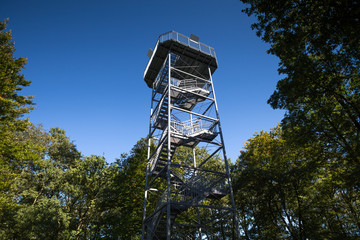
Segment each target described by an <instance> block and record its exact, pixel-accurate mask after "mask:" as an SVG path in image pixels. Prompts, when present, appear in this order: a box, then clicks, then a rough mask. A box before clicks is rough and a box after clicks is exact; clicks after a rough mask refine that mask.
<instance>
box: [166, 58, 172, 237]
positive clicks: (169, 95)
mask: <svg viewBox="0 0 360 240" xmlns="http://www.w3.org/2000/svg"><path fill="white" fill-rule="evenodd" d="M168 61H169V62H168V64H169V69H168V71H169V73H168V78H169V79H168V139H167V140H168V144H167V189H166V190H167V216H166V239H167V240H170V238H171V232H170V231H171V229H170V228H171V215H170V209H171V206H170V197H171V194H170V190H171V189H170V180H171V179H170V163H171V157H170V154H171V148H170V147H171V91H170V90H171V53H170V52H169V54H168Z"/></svg>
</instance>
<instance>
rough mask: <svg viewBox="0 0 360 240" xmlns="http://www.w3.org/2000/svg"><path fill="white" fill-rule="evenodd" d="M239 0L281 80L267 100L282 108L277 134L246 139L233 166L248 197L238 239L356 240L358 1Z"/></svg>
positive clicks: (359, 123) (359, 82) (359, 126)
mask: <svg viewBox="0 0 360 240" xmlns="http://www.w3.org/2000/svg"><path fill="white" fill-rule="evenodd" d="M242 2H244V3H248V4H250V6H249V7H248V8H247V9H245V10H244V12H245V13H247V14H248V15H255V16H256V17H257V22H256V23H254V24H253V26H252V27H253V28H254V29H256V30H257V35H258V36H260V37H261V38H262V39H263V40H264V41H265V42H268V43H270V45H271V47H270V49H269V50H268V53H270V54H274V55H276V56H278V57H279V59H280V64H279V69H278V71H279V73H280V74H282V75H283V76H285V77H284V78H283V79H281V80H280V81H279V82H278V84H277V89H276V91H275V92H274V93H273V94H272V96H271V97H270V99H269V100H268V103H270V104H271V106H272V107H273V108H279V109H285V110H287V112H286V114H285V117H284V119H283V120H282V124H281V126H282V128H283V132H281V133H279V134H276V135H274V136H275V137H274V136H272V134H273V132H272V133H270V134H269V133H265V132H262V133H260V134H258V135H256V136H255V137H254V138H252V139H250V140H249V143H248V145H247V146H246V151H244V152H242V153H241V156H240V161H239V162H238V164H237V167H238V168H237V170H236V171H239V173H240V175H239V176H243V177H242V178H241V179H240V178H239V179H238V180H237V181H238V182H237V184H238V185H237V187H238V189H241V190H240V193H241V194H247V193H246V192H244V189H248V192H249V193H250V195H248V196H245V195H241V194H240V196H241V198H248V200H243V199H242V200H241V203H240V206H241V207H240V209H241V211H242V213H243V215H242V217H243V218H242V224H243V228H244V229H247V237H248V238H250V239H253V238H261V235H263V236H268V238H271V239H273V238H283V237H284V236H285V237H289V238H292V239H305V238H308V239H345V238H347V239H357V238H358V237H359V232H360V221H359V215H358V212H359V192H360V191H359V179H360V178H359V174H360V171H359V169H360V168H359V167H360V165H359V164H360V155H359V153H360V137H359V136H360V94H359V92H360V78H359V76H360V74H359V73H360V72H359V69H360V44H359V42H360V32H359V31H358V29H359V27H360V20H359V17H358V16H359V15H360V5H359V2H357V1H315V0H310V1H288V0H276V1H271V3H270V2H269V1H264V0H259V1H253V0H242ZM277 131H278V130H277ZM285 140H286V141H285ZM275 150H276V151H275ZM246 174H247V175H248V176H249V177H251V178H256V180H246V178H245V176H247V175H246ZM258 179H260V180H259V182H258ZM261 182H262V183H263V184H261ZM254 196H255V197H254ZM265 203H266V204H268V206H267V207H266V208H265V206H266V204H265ZM288 210H289V211H290V210H291V212H289V211H288ZM256 214H258V215H256ZM270 214H273V216H271V215H270ZM284 216H285V217H286V219H285V221H282V222H281V221H280V222H279V219H280V220H281V219H282V218H283V217H284ZM267 229H268V232H267Z"/></svg>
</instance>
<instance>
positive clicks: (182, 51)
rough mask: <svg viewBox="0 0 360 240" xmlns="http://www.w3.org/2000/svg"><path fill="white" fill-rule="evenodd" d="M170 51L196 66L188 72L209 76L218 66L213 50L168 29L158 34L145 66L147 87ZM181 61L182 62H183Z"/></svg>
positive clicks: (150, 86) (151, 84) (150, 85)
mask: <svg viewBox="0 0 360 240" xmlns="http://www.w3.org/2000/svg"><path fill="white" fill-rule="evenodd" d="M169 51H170V52H172V53H175V54H177V55H179V56H180V57H181V58H182V59H183V60H184V61H185V62H187V63H188V64H189V65H191V66H197V68H196V69H193V70H192V72H190V71H189V70H188V71H187V72H189V73H190V74H194V75H197V76H201V77H205V78H207V79H208V78H209V77H210V76H209V72H208V71H209V70H208V67H209V68H210V71H211V74H213V73H214V72H215V70H216V69H217V67H218V64H217V59H216V55H215V50H214V49H213V48H212V47H209V46H207V45H205V44H203V43H200V42H196V41H194V40H192V39H190V38H189V37H186V36H184V35H182V34H180V33H177V32H174V31H170V32H167V33H164V34H162V35H160V36H159V38H158V40H157V42H156V45H155V48H154V50H153V52H152V55H151V57H150V60H149V62H148V64H147V66H146V68H145V72H144V80H145V82H146V84H147V85H148V87H149V88H152V87H153V83H154V81H155V79H156V76H157V75H158V73H159V71H160V69H161V67H162V65H163V64H164V61H165V59H166V58H167V55H168V53H169ZM184 61H183V62H184Z"/></svg>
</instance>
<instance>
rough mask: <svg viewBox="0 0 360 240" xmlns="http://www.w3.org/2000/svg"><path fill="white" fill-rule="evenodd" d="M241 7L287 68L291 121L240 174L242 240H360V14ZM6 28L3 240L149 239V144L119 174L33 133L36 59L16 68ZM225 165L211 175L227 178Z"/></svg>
mask: <svg viewBox="0 0 360 240" xmlns="http://www.w3.org/2000/svg"><path fill="white" fill-rule="evenodd" d="M242 2H243V3H245V4H247V5H246V6H247V8H245V9H244V10H243V12H245V13H246V14H248V15H249V16H255V17H256V19H257V21H256V22H255V23H254V24H253V29H255V30H256V32H257V35H258V36H259V37H261V38H262V39H263V40H264V41H265V42H267V43H269V44H270V49H269V50H268V53H270V54H274V55H276V56H277V57H279V59H280V63H279V69H278V71H279V73H280V74H281V75H280V76H281V77H283V78H282V79H280V80H279V81H278V84H277V88H276V89H275V91H274V93H273V94H272V95H271V96H270V98H269V100H268V103H269V104H270V105H271V106H272V107H273V108H274V109H284V110H286V114H285V116H284V118H283V120H282V122H281V123H280V124H279V125H278V126H274V128H273V129H271V130H270V131H260V132H259V133H255V134H254V136H253V137H252V138H250V139H249V140H248V141H247V142H246V143H245V146H244V149H243V150H241V151H240V155H239V158H238V159H237V160H236V161H235V162H234V163H232V165H231V177H232V180H233V189H234V197H235V202H236V207H237V211H238V215H239V219H238V220H239V225H240V232H241V235H242V238H243V239H296V240H305V239H359V238H360V188H359V183H360V70H359V69H360V68H359V64H360V44H359V43H360V32H359V29H360V20H359V16H360V6H359V3H358V2H356V1H317V0H316V1H315V0H309V1H287V0H276V1H271V4H270V2H269V1H266V0H257V1H252V0H242ZM6 26H7V21H2V22H0V111H1V112H0V239H138V238H139V237H140V236H141V220H142V210H143V198H144V185H145V164H146V163H145V161H146V152H147V143H146V139H140V140H139V141H138V142H137V143H136V144H135V145H134V147H133V148H132V149H131V150H130V151H129V153H127V154H122V155H121V157H120V158H119V159H117V160H116V161H115V162H113V163H108V162H106V160H105V159H104V158H103V157H101V156H95V155H92V156H83V155H82V154H81V153H80V151H79V150H78V149H77V148H76V146H75V144H74V143H73V141H72V140H71V139H69V138H68V137H67V136H66V133H65V131H64V130H63V129H59V128H51V129H50V130H48V131H47V130H44V129H42V128H41V126H36V125H34V124H32V123H31V122H29V120H28V119H27V118H25V117H26V114H27V113H29V112H30V111H31V110H32V109H33V105H34V102H33V99H32V98H31V97H28V96H23V95H21V89H22V88H23V87H26V86H29V84H30V82H29V81H27V80H26V79H25V77H24V76H23V75H22V74H21V70H22V69H23V68H24V65H25V64H26V59H24V58H22V57H19V58H16V57H14V55H13V54H14V51H15V48H14V43H13V41H12V36H11V32H10V31H9V30H7V27H6ZM197 151H203V150H201V149H197ZM178 154H180V155H182V156H178V157H186V156H187V154H188V153H187V150H186V149H181V151H179V153H178ZM204 154H205V155H206V153H205V152H204ZM219 160H221V159H220V158H217V160H216V161H213V162H211V161H210V163H211V164H214V167H217V168H219V167H220V168H221V166H219V165H218V164H219ZM215 165H216V166H215ZM224 201H226V199H224ZM219 236H221V234H219Z"/></svg>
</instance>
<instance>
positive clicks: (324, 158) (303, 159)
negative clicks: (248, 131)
mask: <svg viewBox="0 0 360 240" xmlns="http://www.w3.org/2000/svg"><path fill="white" fill-rule="evenodd" d="M282 134H283V133H282V130H281V128H280V126H278V127H276V128H274V129H272V130H271V131H270V132H269V133H268V132H264V131H262V132H260V133H257V134H255V135H254V137H253V138H251V139H249V140H248V141H247V142H246V144H245V150H244V151H241V155H240V157H239V159H238V160H237V161H236V164H235V166H234V169H233V175H234V178H233V180H234V181H233V182H234V184H233V186H234V192H235V199H236V203H237V208H238V211H239V216H240V225H241V227H242V230H243V233H244V238H245V239H284V238H286V239H299V240H303V239H357V238H358V237H359V232H360V225H359V223H360V221H359V220H360V219H359V217H358V216H357V214H356V213H358V212H359V211H360V205H359V197H360V193H359V192H358V191H354V190H352V189H349V188H348V186H347V183H346V181H344V179H343V176H342V173H343V172H344V171H346V170H347V169H346V167H338V168H335V169H333V168H332V167H333V162H332V159H331V158H330V157H329V155H326V154H324V153H322V149H321V145H317V144H313V145H311V146H307V147H298V146H297V147H294V146H293V145H292V144H289V143H288V142H287V141H286V140H285V139H284V138H283V136H282ZM319 153H321V154H319Z"/></svg>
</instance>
